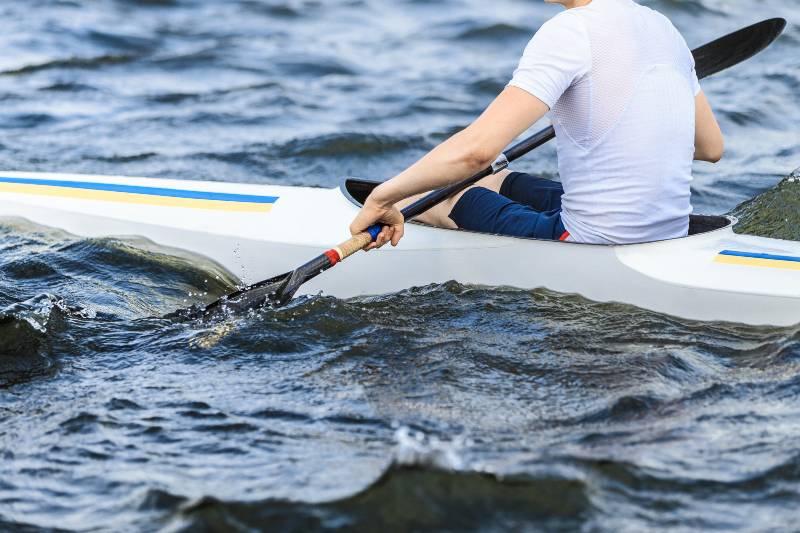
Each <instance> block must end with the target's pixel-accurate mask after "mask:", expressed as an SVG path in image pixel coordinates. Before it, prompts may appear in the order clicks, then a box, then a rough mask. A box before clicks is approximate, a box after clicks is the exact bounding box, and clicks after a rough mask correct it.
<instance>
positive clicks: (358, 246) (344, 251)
mask: <svg viewBox="0 0 800 533" xmlns="http://www.w3.org/2000/svg"><path fill="white" fill-rule="evenodd" d="M370 243H372V235H370V234H369V233H367V232H366V231H365V232H363V233H359V234H358V235H353V236H352V237H350V239H348V240H346V241H345V242H343V243H342V244H340V245H339V246H337V247H336V251H338V252H339V253H340V255H341V256H342V259H346V258H348V257H350V256H351V255H353V254H354V253H356V252H359V251H361V250H363V249H364V248H366V247H367V246H369V245H370Z"/></svg>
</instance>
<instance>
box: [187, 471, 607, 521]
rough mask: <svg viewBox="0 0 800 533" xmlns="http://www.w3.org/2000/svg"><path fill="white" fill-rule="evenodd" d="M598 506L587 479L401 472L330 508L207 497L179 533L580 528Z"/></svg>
mask: <svg viewBox="0 0 800 533" xmlns="http://www.w3.org/2000/svg"><path fill="white" fill-rule="evenodd" d="M591 508H592V506H591V503H590V498H589V487H588V486H587V485H586V483H585V482H583V481H582V480H579V479H568V478H561V477H557V476H541V477H533V476H528V475H515V476H505V477H499V476H495V475H492V474H483V473H477V472H453V471H444V470H438V469H431V468H421V467H403V466H393V467H391V468H390V469H389V470H388V471H387V472H386V473H385V474H384V475H383V476H382V477H381V478H379V479H378V480H377V481H376V482H375V483H373V484H372V485H371V486H370V487H368V488H367V489H366V490H364V491H363V492H361V493H359V494H357V495H355V496H352V497H350V498H346V499H343V500H339V501H335V502H329V503H320V504H313V503H300V502H289V501H280V500H267V501H259V502H225V501H220V500H217V499H215V498H211V497H205V498H202V499H201V500H199V501H197V502H194V503H192V504H190V505H188V506H186V507H185V508H183V509H182V511H181V513H180V515H179V523H180V525H179V526H178V527H177V530H179V531H193V530H198V529H200V530H203V529H207V528H209V527H215V528H219V529H227V528H242V527H244V528H253V529H261V528H264V527H265V526H266V525H267V524H269V527H270V528H272V529H280V530H283V531H320V530H326V531H327V530H351V531H352V530H373V531H377V530H381V529H388V530H390V531H412V530H416V531H419V530H426V531H431V530H447V531H482V530H495V529H496V528H497V527H498V524H503V529H506V530H508V529H510V530H514V529H517V528H523V529H524V528H531V527H538V528H543V529H548V530H555V529H558V530H576V529H579V527H580V525H581V524H582V523H583V522H584V521H585V520H586V517H587V516H588V514H589V513H590V512H591Z"/></svg>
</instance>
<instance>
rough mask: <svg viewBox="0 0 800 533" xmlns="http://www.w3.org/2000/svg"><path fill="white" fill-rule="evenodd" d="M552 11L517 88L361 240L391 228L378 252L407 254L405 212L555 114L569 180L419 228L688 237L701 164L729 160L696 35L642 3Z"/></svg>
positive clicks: (583, 3)
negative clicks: (704, 86) (689, 40)
mask: <svg viewBox="0 0 800 533" xmlns="http://www.w3.org/2000/svg"><path fill="white" fill-rule="evenodd" d="M545 1H546V2H548V3H554V4H561V5H562V6H563V7H564V8H566V10H565V11H563V12H561V13H559V14H558V15H556V16H555V17H554V18H552V19H551V20H549V21H548V22H546V23H545V24H544V25H543V26H542V27H541V28H540V29H539V31H538V32H536V34H535V35H534V37H533V39H532V40H531V41H530V43H529V44H528V46H527V47H526V49H525V52H524V54H523V56H522V59H521V60H520V62H519V67H518V68H517V70H516V71H515V72H514V75H513V78H512V79H511V81H510V83H509V84H508V86H507V87H506V88H505V89H504V90H503V92H502V93H501V94H500V95H499V96H498V97H497V98H496V99H495V100H494V101H493V102H492V103H491V104H490V105H489V107H488V108H487V109H486V110H485V111H484V112H483V114H482V115H481V116H480V117H478V118H477V119H476V120H475V122H473V123H472V124H471V125H470V126H469V127H467V128H466V129H464V130H463V131H461V132H459V133H457V134H456V135H454V136H453V137H451V138H450V139H448V140H447V141H445V142H443V143H442V144H441V145H439V146H438V147H436V148H435V149H434V150H432V151H431V152H430V153H428V154H427V155H426V156H424V157H423V158H422V159H420V160H419V161H417V162H416V163H415V164H414V165H412V166H411V167H409V168H408V169H407V170H405V171H403V172H402V173H400V174H399V175H397V176H395V177H394V178H392V179H390V180H389V181H387V182H385V183H383V184H381V185H380V186H379V187H377V188H376V189H375V190H374V191H373V193H372V194H371V195H370V197H369V198H368V199H367V201H366V203H365V204H364V207H363V209H362V210H361V212H360V213H359V214H358V216H357V217H356V218H355V220H354V221H353V223H352V225H351V226H350V230H351V231H352V233H353V234H356V233H359V232H361V231H363V230H365V229H366V228H367V227H369V226H371V225H372V224H374V223H380V224H383V225H384V228H383V231H382V232H381V233H380V235H379V236H378V239H377V241H376V242H375V243H374V244H373V245H371V247H372V248H374V247H376V246H382V245H384V244H386V243H387V242H391V243H392V245H395V246H396V245H397V243H398V242H399V241H400V239H401V237H402V236H403V223H404V220H403V216H402V215H401V214H400V211H399V210H398V208H402V207H403V206H405V205H407V204H408V203H410V202H412V201H413V200H414V199H416V197H418V195H420V194H422V193H426V192H428V191H431V190H434V189H438V188H440V187H444V186H446V185H450V184H452V183H455V182H458V181H461V180H462V179H464V178H466V177H468V176H470V175H472V174H474V173H475V172H477V171H479V170H481V169H483V168H485V167H487V166H489V165H490V164H492V162H493V161H494V160H495V159H496V158H497V156H498V155H500V153H501V151H502V150H503V149H504V148H505V147H506V146H507V145H509V144H510V143H511V142H512V141H513V140H514V139H515V138H516V137H517V136H519V135H520V134H521V133H523V132H524V131H526V130H527V129H528V128H530V127H531V126H532V125H533V124H534V123H535V122H537V121H538V120H539V119H541V118H542V117H543V116H544V115H545V114H548V113H549V115H550V119H551V120H552V122H553V125H554V127H555V130H556V135H557V140H558V147H557V151H558V167H559V175H560V178H561V182H560V183H558V182H555V181H551V180H545V179H542V178H538V177H535V176H531V175H529V174H523V173H519V172H509V171H502V172H499V173H497V174H495V175H493V176H490V177H488V178H485V179H483V180H482V181H480V182H478V183H477V184H476V185H475V186H473V187H470V188H468V189H466V190H465V191H463V192H462V193H460V194H458V195H456V196H454V197H453V198H451V199H449V200H448V201H446V202H443V203H441V204H439V205H437V206H436V207H434V208H433V209H431V210H430V211H428V212H427V213H425V214H424V215H422V216H420V217H418V218H417V220H420V221H422V222H425V223H428V224H432V225H435V226H439V227H445V228H463V229H466V230H471V231H478V232H487V233H496V234H503V235H512V236H519V237H531V238H537V239H554V240H569V241H572V242H580V243H595V244H625V243H636V242H646V241H655V240H663V239H672V238H677V237H684V236H686V235H687V233H688V229H689V214H690V213H691V212H692V206H691V202H690V200H691V192H690V183H691V181H692V161H693V159H694V160H703V161H709V162H717V161H719V159H720V158H721V157H722V154H723V149H724V141H723V137H722V132H721V131H720V128H719V125H718V123H717V121H716V118H715V117H714V113H713V111H712V110H711V107H710V105H709V103H708V100H707V99H706V96H705V94H704V93H703V91H702V90H701V88H700V84H699V82H698V79H697V75H696V73H695V70H694V59H693V57H692V54H691V52H690V50H689V48H688V47H687V45H686V42H685V41H684V39H683V37H682V36H681V34H680V33H679V32H678V31H677V30H676V29H675V27H674V26H673V25H672V23H671V22H670V21H669V20H668V19H667V18H666V17H664V16H663V15H661V14H660V13H658V12H656V11H654V10H652V9H650V8H647V7H644V6H640V5H639V4H637V3H636V2H634V1H632V0H545Z"/></svg>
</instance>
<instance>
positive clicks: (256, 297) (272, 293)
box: [202, 271, 296, 317]
mask: <svg viewBox="0 0 800 533" xmlns="http://www.w3.org/2000/svg"><path fill="white" fill-rule="evenodd" d="M295 272H296V271H295ZM295 272H288V273H286V274H281V275H280V276H276V277H274V278H271V279H268V280H265V281H262V282H259V283H256V284H255V285H250V286H248V287H245V288H244V289H241V290H239V291H236V292H234V293H231V294H229V295H227V296H224V297H223V298H220V299H219V300H217V301H215V302H213V303H210V304H208V305H207V306H206V307H205V309H203V311H202V315H203V316H204V317H208V316H212V315H215V314H217V313H219V312H231V313H240V312H242V311H248V310H250V309H260V308H263V307H274V306H277V305H282V303H280V297H279V293H280V292H281V290H282V289H283V288H284V287H285V286H286V285H287V283H288V282H289V281H290V280H291V279H292V275H293V274H294V273H295ZM292 294H294V293H292ZM284 303H285V302H284Z"/></svg>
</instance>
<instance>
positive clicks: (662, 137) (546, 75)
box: [511, 0, 699, 243]
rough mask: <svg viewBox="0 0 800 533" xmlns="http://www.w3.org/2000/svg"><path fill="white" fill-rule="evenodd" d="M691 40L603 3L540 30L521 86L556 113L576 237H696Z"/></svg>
mask: <svg viewBox="0 0 800 533" xmlns="http://www.w3.org/2000/svg"><path fill="white" fill-rule="evenodd" d="M693 69H694V61H693V59H692V56H691V53H690V52H689V50H688V48H687V46H686V43H685V42H684V40H683V38H682V37H681V36H680V34H679V33H678V32H677V31H676V30H675V28H674V27H673V26H672V24H671V23H670V22H669V21H668V20H667V19H666V18H665V17H663V16H662V15H660V14H659V13H657V12H655V11H653V10H651V9H648V8H645V7H642V6H639V5H638V4H636V3H635V2H632V1H631V0H594V1H593V2H592V3H591V4H589V5H588V6H585V7H581V8H575V9H571V10H568V11H565V12H563V13H561V14H560V15H558V16H557V17H555V18H554V19H552V20H551V21H549V22H548V23H546V24H545V25H544V26H543V27H542V28H541V29H540V31H539V32H537V34H536V36H535V37H534V39H533V40H532V41H531V44H530V45H529V46H528V48H527V49H526V52H525V56H524V57H523V59H522V62H521V63H520V68H519V69H518V71H517V72H516V73H515V76H514V80H513V81H512V82H511V85H514V86H517V87H520V88H522V89H525V90H527V91H529V92H531V93H532V94H533V95H534V96H537V97H538V98H540V99H542V101H544V102H545V103H546V104H548V106H550V108H551V110H552V113H551V115H552V118H553V123H554V126H555V128H556V132H557V135H558V155H559V171H560V175H561V180H562V182H563V185H564V190H565V194H564V196H563V199H562V218H563V222H564V225H565V226H566V228H567V230H568V231H569V233H570V234H571V235H572V239H573V240H575V241H578V242H589V243H627V242H643V241H651V240H659V239H667V238H673V237H680V236H683V235H686V233H687V230H688V223H689V218H688V217H689V214H690V213H691V210H692V208H691V204H690V182H691V179H692V177H691V166H692V159H693V154H694V133H695V124H694V119H695V105H694V104H695V102H694V96H695V95H696V94H697V92H698V91H699V85H698V83H697V77H696V75H695V74H694V71H693Z"/></svg>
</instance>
